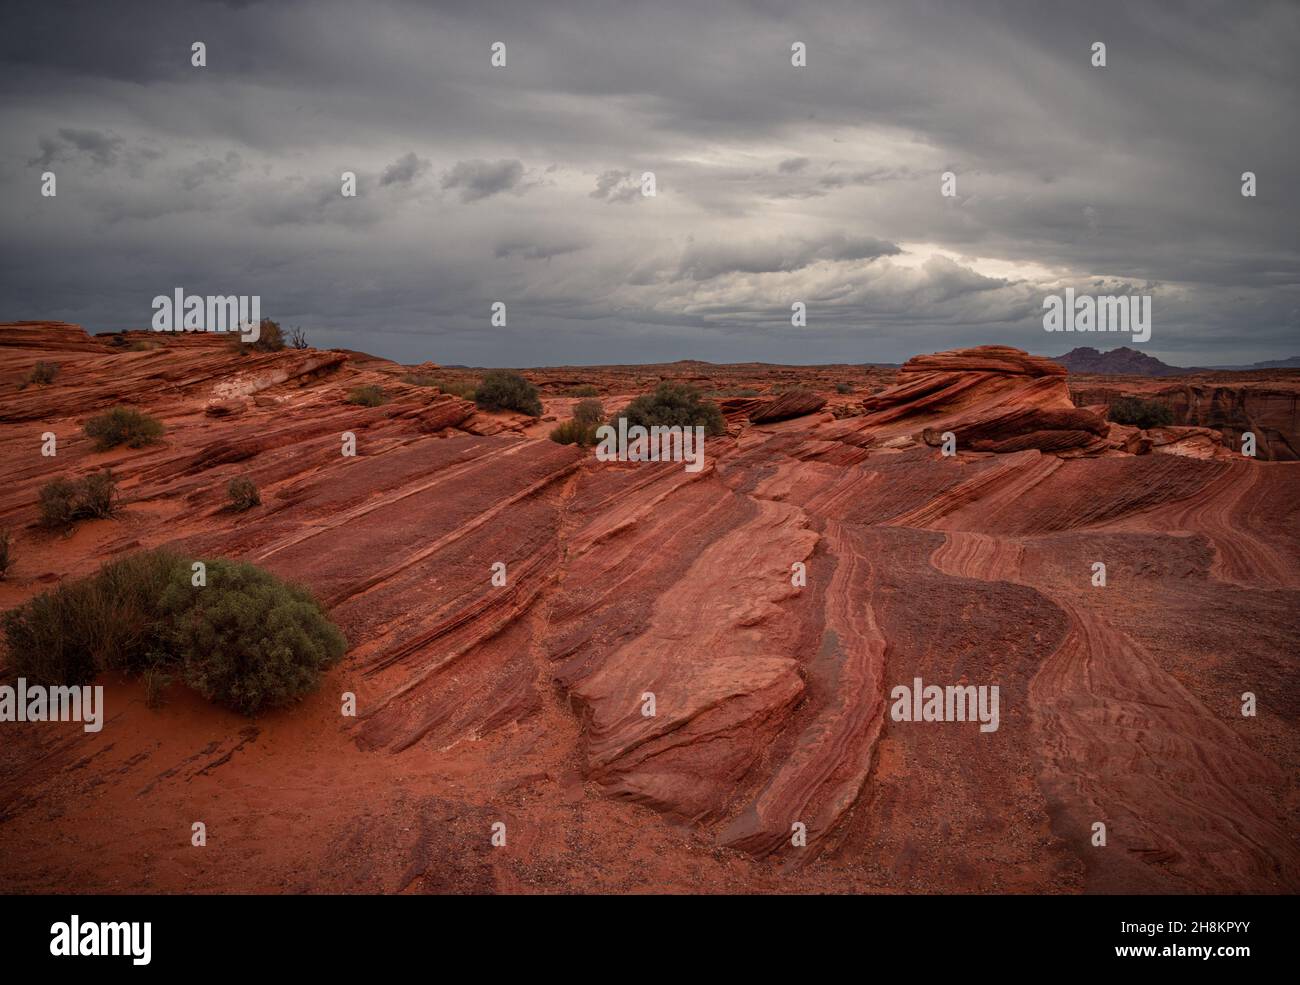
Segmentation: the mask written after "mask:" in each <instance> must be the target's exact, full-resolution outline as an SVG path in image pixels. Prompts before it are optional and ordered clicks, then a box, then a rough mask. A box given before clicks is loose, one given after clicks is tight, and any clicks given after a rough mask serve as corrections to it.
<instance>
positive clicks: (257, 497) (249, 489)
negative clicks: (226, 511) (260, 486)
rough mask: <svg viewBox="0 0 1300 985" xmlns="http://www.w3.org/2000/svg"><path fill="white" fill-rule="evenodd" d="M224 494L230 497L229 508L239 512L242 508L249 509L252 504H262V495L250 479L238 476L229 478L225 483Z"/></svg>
mask: <svg viewBox="0 0 1300 985" xmlns="http://www.w3.org/2000/svg"><path fill="white" fill-rule="evenodd" d="M226 496H227V497H228V498H229V499H230V506H231V509H234V510H236V511H238V512H240V513H242V512H244V510H251V509H252V508H253V507H254V506H260V505H262V496H261V494H260V493H259V492H258V491H257V486H255V485H254V484H253V480H252V479H248V478H243V477H241V478H238V479H231V480H230V482H229V483H227V484H226Z"/></svg>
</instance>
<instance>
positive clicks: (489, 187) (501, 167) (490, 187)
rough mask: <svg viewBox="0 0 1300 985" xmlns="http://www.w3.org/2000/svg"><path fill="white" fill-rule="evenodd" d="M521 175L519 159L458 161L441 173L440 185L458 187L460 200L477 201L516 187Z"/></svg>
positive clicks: (521, 169)
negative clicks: (444, 172) (448, 169)
mask: <svg viewBox="0 0 1300 985" xmlns="http://www.w3.org/2000/svg"><path fill="white" fill-rule="evenodd" d="M523 177H524V165H523V162H521V161H458V162H457V163H456V166H455V167H453V168H452V169H451V170H450V171H448V172H447V173H446V174H445V175H443V178H442V187H443V188H458V189H460V200H461V201H462V202H477V201H478V200H479V199H483V198H487V197H489V196H491V195H495V194H497V193H498V192H504V191H509V190H510V189H511V188H516V187H518V186H519V183H520V182H521V181H522V180H523Z"/></svg>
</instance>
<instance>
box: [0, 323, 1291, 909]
mask: <svg viewBox="0 0 1300 985" xmlns="http://www.w3.org/2000/svg"><path fill="white" fill-rule="evenodd" d="M132 340H135V341H137V342H146V343H147V344H148V346H151V347H147V346H146V345H141V346H139V347H137V348H132V347H131V346H130V345H127V344H121V343H122V342H130V341H132ZM0 350H2V351H3V352H4V362H5V368H4V370H3V373H0V395H2V400H3V404H2V406H0V463H3V477H4V482H3V484H0V525H3V526H6V527H8V528H10V529H11V530H12V531H13V533H14V548H13V549H14V553H15V555H16V563H15V566H14V567H13V568H12V569H11V570H10V573H9V575H8V577H7V578H6V579H5V580H3V581H0V608H3V609H8V608H11V607H13V606H15V605H18V604H20V603H21V602H23V601H24V600H26V599H27V598H30V597H31V596H32V595H34V594H36V593H37V592H39V591H42V590H44V589H46V588H48V587H49V586H51V585H52V584H55V583H57V582H58V581H59V580H60V579H62V578H66V577H72V576H80V575H84V574H87V573H89V572H91V571H93V570H94V569H95V568H96V567H97V566H98V565H99V564H100V563H102V562H103V561H104V560H106V559H108V558H111V557H114V556H117V555H119V554H123V553H126V552H130V551H133V550H138V549H140V548H142V547H152V546H156V545H162V544H171V545H175V546H177V547H179V548H181V549H183V550H185V551H187V552H189V553H191V554H192V555H193V556H199V557H210V556H216V555H224V556H232V557H239V558H243V559H247V560H251V561H254V562H256V563H258V564H261V565H264V566H266V567H268V568H269V569H271V570H272V571H275V572H276V573H277V574H279V575H282V576H285V577H290V578H292V579H295V580H298V581H301V582H303V583H305V584H306V585H308V586H310V587H311V588H312V589H313V590H314V591H315V592H316V593H317V594H318V595H319V596H320V597H321V598H322V599H323V600H324V601H325V602H326V604H327V605H328V606H329V608H330V610H331V613H332V616H333V618H334V619H335V620H336V621H337V622H338V623H339V625H340V627H341V628H342V629H343V630H344V632H345V634H346V635H347V637H348V639H349V641H350V643H351V647H350V650H349V653H348V656H347V658H346V659H345V660H344V662H343V663H342V664H341V665H340V666H338V667H337V668H335V669H334V670H332V671H331V672H330V673H329V674H328V675H327V677H326V679H325V681H324V683H323V685H322V687H321V688H320V690H319V691H318V692H316V693H315V694H313V695H311V696H310V697H309V698H307V699H306V700H305V701H303V702H302V703H301V704H300V705H298V706H295V707H293V708H291V709H286V710H282V711H277V712H274V713H270V714H266V715H262V716H260V717H258V718H257V719H255V720H250V719H245V718H242V717H240V716H238V715H235V714H233V713H229V712H226V711H223V710H220V709H218V708H215V707H213V706H211V705H209V704H207V703H206V702H204V701H202V700H201V699H198V698H196V697H195V696H193V695H191V694H189V693H188V692H186V691H185V690H184V688H183V687H181V686H179V685H176V686H173V687H172V688H171V689H170V690H169V691H168V692H167V698H166V703H165V705H164V706H163V707H162V708H161V709H159V710H150V709H149V708H147V707H146V706H145V703H144V699H143V691H142V688H141V686H140V685H139V684H138V683H136V682H130V681H121V680H115V679H108V680H104V681H101V683H103V684H104V685H105V687H106V700H107V708H108V711H107V722H106V724H105V727H104V729H103V731H101V732H99V733H98V734H86V733H84V732H82V730H81V727H80V726H79V725H77V724H13V723H3V724H0V737H2V738H3V741H0V888H2V889H3V890H4V891H7V892H39V891H55V892H122V893H131V892H256V891H267V892H385V893H396V892H405V893H430V892H610V893H614V892H618V893H625V892H691V893H699V892H766V891H779V892H842V891H856V892H1035V893H1077V892H1118V891H1138V892H1159V891H1169V892H1279V891H1284V892H1294V891H1296V889H1297V888H1300V850H1298V848H1297V844H1296V832H1297V826H1296V823H1295V821H1296V808H1297V764H1298V762H1300V759H1298V756H1297V749H1298V743H1297V714H1298V712H1300V700H1298V699H1297V697H1296V695H1297V686H1296V685H1297V680H1296V665H1295V654H1294V640H1295V639H1296V630H1297V622H1298V621H1300V617H1298V615H1297V613H1300V605H1297V602H1300V591H1298V590H1300V552H1298V551H1297V542H1298V541H1300V506H1298V505H1297V504H1298V502H1300V500H1298V499H1297V496H1296V492H1297V489H1298V488H1300V463H1294V462H1291V461H1261V460H1254V461H1252V460H1248V459H1244V458H1242V457H1241V456H1240V455H1237V454H1234V453H1233V451H1232V450H1231V449H1230V448H1229V447H1226V446H1225V445H1224V433H1223V432H1219V431H1216V430H1215V429H1214V428H1213V427H1190V428H1168V429H1159V430H1157V431H1153V432H1151V433H1148V434H1142V433H1139V432H1136V431H1135V430H1134V429H1132V428H1124V427H1121V426H1118V425H1110V424H1108V422H1106V420H1105V417H1104V411H1103V410H1102V409H1101V408H1096V407H1093V408H1090V409H1089V408H1085V407H1081V406H1080V407H1076V406H1075V402H1073V401H1071V399H1070V390H1071V389H1075V388H1077V387H1078V386H1080V385H1083V384H1086V385H1088V386H1094V388H1095V386H1096V385H1098V384H1099V383H1100V384H1105V382H1106V381H1104V380H1102V381H1096V380H1093V381H1075V380H1073V379H1071V380H1069V381H1068V383H1067V380H1066V377H1065V375H1064V373H1063V371H1062V370H1060V369H1059V367H1055V366H1054V365H1053V364H1050V363H1047V362H1046V361H1044V360H1038V359H1035V358H1033V357H1028V356H1025V355H1024V354H1023V353H1018V352H1017V351H1016V350H1009V349H997V348H984V349H979V350H968V351H965V352H957V353H946V354H938V355H935V356H930V357H919V358H918V359H917V360H914V361H913V362H912V363H910V364H909V365H908V366H907V367H904V368H903V370H902V371H894V370H886V369H865V368H863V367H850V366H841V367H816V368H803V367H768V366H758V365H750V366H743V365H742V366H728V367H717V366H708V365H706V364H699V363H678V364H672V365H671V366H664V367H601V368H597V369H562V370H539V371H534V372H530V373H529V375H530V376H531V377H532V378H533V379H534V381H535V382H537V383H538V384H539V385H541V387H542V389H543V393H544V395H545V398H546V399H545V414H544V417H545V418H550V417H553V418H556V419H563V418H564V417H565V416H567V415H568V414H569V412H570V409H571V407H572V405H573V403H574V402H575V398H573V397H569V396H563V395H562V394H563V393H564V392H565V391H566V390H567V389H569V388H571V387H575V386H580V385H583V384H594V385H595V386H597V387H598V388H599V389H600V391H601V399H602V400H603V401H604V404H605V407H606V409H607V410H609V409H614V408H616V407H618V406H621V404H622V403H623V402H625V401H626V400H628V399H630V398H631V397H632V396H634V395H635V394H637V393H639V392H644V391H645V390H647V389H649V388H651V387H652V386H653V385H654V384H655V383H656V382H658V380H659V379H661V378H677V379H684V380H689V381H691V382H694V383H696V384H697V385H700V386H701V387H702V388H703V389H705V390H721V391H728V390H735V389H740V388H746V387H748V388H753V389H757V390H759V391H761V393H760V396H759V397H757V398H746V397H727V398H722V399H721V402H722V405H723V407H724V409H725V410H726V411H727V414H728V421H729V433H728V435H727V436H726V437H724V438H717V439H710V442H709V444H708V445H707V452H708V464H707V466H706V468H705V469H704V471H702V472H701V473H699V474H690V473H687V472H685V471H684V470H683V468H682V467H681V465H680V464H677V463H654V464H632V463H628V464H618V463H600V462H597V461H596V460H595V459H594V457H593V456H592V455H591V453H590V452H589V451H588V452H583V451H582V450H580V449H577V448H574V447H565V446H560V445H557V444H555V443H553V442H551V441H548V440H546V435H547V434H548V433H549V431H550V429H551V427H552V426H553V422H552V421H549V420H545V419H544V420H541V421H533V420H530V419H528V418H524V417H521V416H520V415H514V414H495V415H489V414H484V413H482V412H478V411H475V410H474V408H473V406H472V405H470V404H468V403H465V402H464V401H460V400H458V399H457V398H454V397H451V396H446V395H442V394H440V393H438V392H437V390H435V389H432V388H429V387H421V386H412V385H407V384H404V383H402V382H401V381H400V376H401V375H402V374H403V373H405V372H406V371H407V370H406V369H405V368H403V367H399V366H397V365H395V364H392V363H389V362H386V361H384V360H378V359H374V358H372V357H368V356H365V355H363V354H360V353H326V352H317V351H315V350H308V351H305V352H283V353H274V354H262V355H244V356H240V355H238V354H236V353H235V352H233V351H232V350H231V349H230V347H229V345H228V344H226V343H225V341H224V340H220V339H215V338H212V337H175V338H168V339H166V340H165V341H164V340H159V339H156V338H151V337H147V336H143V335H139V336H131V337H130V338H128V339H126V340H119V342H117V343H115V342H113V341H111V340H109V339H105V338H89V337H87V336H86V335H85V333H83V332H82V331H81V330H80V329H79V328H76V327H75V326H68V325H61V324H57V323H25V324H19V325H9V326H0ZM38 359H41V360H46V361H54V362H58V363H59V364H60V367H61V369H60V374H59V377H58V378H57V380H56V381H55V382H54V383H53V384H52V385H50V386H46V387H40V386H29V387H25V388H20V381H21V380H22V379H23V378H24V377H25V375H26V373H27V372H28V370H30V368H31V366H32V364H33V363H34V362H35V361H36V360H38ZM420 371H421V372H426V373H429V374H430V375H435V376H440V377H443V378H456V377H460V378H468V377H469V375H470V374H468V373H466V372H453V371H445V370H440V369H437V368H436V367H423V368H422V369H421V370H420ZM792 382H804V383H807V384H809V385H810V386H811V387H812V388H813V389H814V391H815V392H816V394H817V396H816V397H815V398H813V399H809V398H808V397H807V395H796V396H794V397H787V398H784V399H785V403H784V404H782V405H781V410H780V414H779V416H783V417H785V418H786V419H784V420H778V421H775V422H767V423H761V424H760V423H753V422H752V421H751V418H761V417H762V416H763V411H764V407H774V406H776V405H775V404H774V403H773V401H774V400H775V399H776V395H775V394H773V393H772V388H773V386H774V385H776V384H780V383H792ZM363 383H379V384H381V385H382V386H384V387H385V389H386V390H387V391H388V392H389V393H390V394H391V395H392V396H393V400H392V401H391V402H390V403H388V404H385V405H384V406H381V407H377V408H364V407H359V406H356V405H352V404H349V403H347V402H346V400H345V398H346V395H347V393H348V392H349V390H350V389H352V388H353V387H355V386H357V385H360V384H363ZM836 383H849V384H851V385H852V387H853V389H854V392H853V393H850V394H842V393H839V392H837V391H836V388H835V384H836ZM1223 385H1224V386H1230V385H1231V384H1230V383H1225V384H1223ZM1294 385H1295V384H1294V383H1293V382H1290V381H1289V380H1282V381H1280V382H1278V383H1277V384H1276V385H1275V386H1274V387H1273V389H1274V390H1280V391H1282V392H1284V393H1285V392H1286V391H1287V390H1288V388H1290V387H1293V386H1294ZM1103 389H1104V386H1103ZM1076 396H1077V394H1076ZM1105 402H1106V401H1105V400H1104V399H1098V400H1091V399H1090V400H1081V401H1079V403H1081V404H1082V403H1097V404H1103V403H1105ZM119 403H126V404H130V405H133V406H138V407H141V408H143V409H146V410H148V411H149V412H150V413H152V414H155V415H156V416H158V417H159V418H160V419H161V420H162V421H163V422H164V424H165V425H166V427H167V431H166V434H165V436H164V440H163V442H162V443H161V444H159V445H155V446H152V447H149V448H145V449H139V450H129V449H117V450H114V451H111V452H106V453H96V452H94V451H93V450H92V449H91V446H90V443H89V442H88V441H87V440H86V439H85V438H84V436H82V435H81V431H80V428H81V425H82V424H84V422H85V420H86V419H87V418H88V417H90V416H91V415H92V414H94V413H96V412H98V411H99V410H101V409H103V408H106V407H109V406H112V405H114V404H119ZM1269 413H1270V414H1273V418H1271V419H1270V420H1272V423H1271V424H1270V425H1269V426H1270V427H1273V428H1274V431H1275V433H1276V434H1277V435H1284V434H1285V432H1286V427H1287V425H1286V422H1285V420H1284V419H1283V418H1284V414H1283V415H1282V416H1278V415H1279V414H1282V411H1280V410H1278V409H1277V408H1274V409H1273V410H1270V411H1269ZM789 414H793V415H794V416H787V415H789ZM1192 423H1204V422H1196V421H1193V422H1192ZM945 430H951V431H954V432H955V433H956V434H957V435H958V443H959V453H958V454H957V455H956V456H954V457H945V456H943V455H942V454H940V450H939V448H938V447H937V446H938V444H939V443H940V440H941V437H940V436H941V433H942V432H943V431H945ZM46 431H53V432H55V433H56V434H57V435H58V439H59V454H58V456H57V458H44V457H42V456H41V455H40V444H41V435H42V433H43V432H46ZM344 431H352V432H354V433H355V434H356V436H357V446H358V456H357V457H356V458H352V459H349V458H344V457H342V456H341V455H340V453H339V449H340V438H339V435H340V434H341V432H344ZM1234 437H1235V435H1234V434H1233V433H1230V432H1228V433H1226V438H1227V440H1228V441H1229V442H1231V441H1232V440H1233V439H1234ZM1282 445H1286V446H1287V447H1294V430H1293V429H1292V431H1291V433H1290V436H1289V437H1287V438H1286V439H1285V440H1284V441H1282V443H1281V444H1279V439H1278V438H1276V437H1275V438H1274V440H1273V442H1272V446H1271V447H1273V449H1274V450H1275V451H1276V454H1270V455H1269V457H1271V458H1285V457H1286V455H1285V451H1284V450H1282ZM1134 451H1136V452H1139V454H1133V453H1131V452H1134ZM103 465H111V466H112V467H113V468H114V470H115V472H116V473H117V474H118V475H119V477H120V479H121V485H120V488H121V491H122V493H123V497H124V502H125V505H124V508H123V510H122V511H121V513H120V515H119V516H118V517H117V518H115V519H112V520H101V521H94V522H87V523H82V524H81V525H79V526H78V527H77V528H76V530H75V531H74V532H73V533H72V534H71V535H70V536H63V535H59V534H55V533H50V532H46V531H43V530H42V529H40V528H39V527H38V526H37V524H36V519H37V515H36V509H35V503H36V498H37V492H38V490H39V488H40V486H41V485H42V484H43V483H45V482H47V481H49V480H50V479H51V478H53V477H55V476H60V475H62V476H75V475H80V474H84V473H85V472H87V471H89V470H91V469H93V468H97V467H100V466H103ZM236 476H248V477H250V478H252V479H253V480H254V481H255V482H256V483H257V485H258V487H259V488H260V490H261V493H262V498H263V505H262V506H260V507H256V508H254V509H253V510H251V511H249V512H247V513H243V514H235V513H231V512H229V511H227V510H226V509H225V508H224V502H225V486H226V483H227V482H228V481H229V479H231V478H233V477H236ZM1097 560H1101V561H1104V562H1105V563H1106V565H1107V569H1108V586H1107V587H1106V588H1104V589H1098V588H1093V587H1092V586H1091V581H1090V579H1091V573H1092V572H1091V565H1092V563H1093V562H1094V561H1097ZM496 561H503V562H505V563H506V564H507V570H508V573H509V583H508V587H506V588H493V587H492V586H491V583H490V577H491V565H492V564H493V562H496ZM794 562H804V563H806V565H807V571H808V579H807V585H806V587H802V588H795V587H794V586H792V585H791V579H790V572H791V565H792V564H793V563H794ZM0 676H6V675H0ZM7 676H8V677H12V676H13V675H12V674H8V675H7ZM918 676H919V677H921V678H923V680H924V681H925V683H927V684H930V683H934V684H940V685H944V684H953V683H966V682H969V683H973V684H977V685H979V684H998V685H999V687H1000V688H1001V727H1000V729H999V730H998V731H997V732H994V733H981V732H980V731H979V727H978V724H977V723H954V724H934V723H899V722H894V721H892V720H891V719H890V717H889V714H888V708H889V703H890V702H889V697H888V695H889V691H890V689H891V688H892V687H893V686H894V685H896V684H904V683H905V684H910V683H911V682H912V679H913V678H914V677H918ZM345 691H352V692H355V694H356V695H357V699H358V705H359V710H360V715H359V717H358V718H356V719H350V718H344V717H342V716H341V715H340V713H339V709H340V695H341V693H342V692H345ZM646 691H652V692H654V693H655V695H656V705H657V714H656V716H655V717H653V718H645V717H643V716H642V715H641V714H640V707H641V695H642V694H643V693H644V692H646ZM1244 691H1252V692H1254V693H1255V694H1256V695H1257V696H1258V701H1259V714H1258V716H1257V717H1254V718H1243V717H1242V716H1241V714H1240V695H1241V694H1242V692H1244ZM1098 820H1100V821H1104V822H1105V823H1106V825H1107V829H1108V844H1107V846H1106V847H1105V848H1094V847H1092V845H1091V843H1090V835H1091V826H1092V824H1093V822H1094V821H1098ZM194 821H203V822H204V823H205V824H206V826H207V832H208V843H207V846H206V847H204V848H195V847H191V845H190V832H191V824H192V822H194ZM496 821H504V822H505V824H506V830H507V844H506V846H505V847H503V848H493V847H492V845H491V843H490V837H491V826H492V825H493V823H494V822H496ZM794 821H800V822H802V823H804V824H805V825H806V826H807V832H808V846H807V847H806V848H795V847H793V846H792V845H791V844H790V829H791V824H792V822H794Z"/></svg>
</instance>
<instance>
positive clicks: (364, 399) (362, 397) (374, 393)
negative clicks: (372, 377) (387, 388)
mask: <svg viewBox="0 0 1300 985" xmlns="http://www.w3.org/2000/svg"><path fill="white" fill-rule="evenodd" d="M348 403H350V404H359V405H360V406H362V407H381V406H383V405H384V404H386V403H388V394H386V393H384V388H383V387H380V386H376V385H375V384H373V383H367V384H366V385H365V386H359V387H355V388H354V389H353V390H352V392H351V393H349V394H348Z"/></svg>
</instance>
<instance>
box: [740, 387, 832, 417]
mask: <svg viewBox="0 0 1300 985" xmlns="http://www.w3.org/2000/svg"><path fill="white" fill-rule="evenodd" d="M825 406H826V398H825V397H823V396H822V395H821V394H818V393H814V392H813V391H812V390H802V389H799V390H787V391H785V392H784V393H782V394H780V395H778V396H776V397H774V398H773V399H771V400H769V401H767V402H765V403H763V404H762V405H761V406H759V407H756V408H754V409H752V410H750V411H749V419H750V421H751V422H753V423H754V424H766V423H768V422H771V421H785V420H789V419H790V418H792V417H803V416H804V415H805V414H815V413H816V412H817V411H819V410H821V409H822V408H823V407H825Z"/></svg>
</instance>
